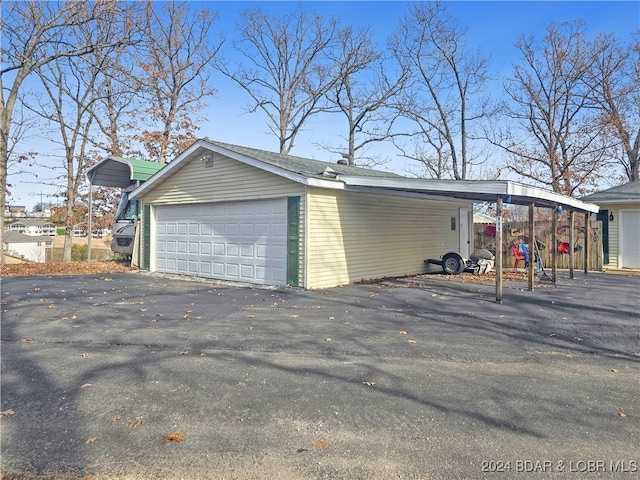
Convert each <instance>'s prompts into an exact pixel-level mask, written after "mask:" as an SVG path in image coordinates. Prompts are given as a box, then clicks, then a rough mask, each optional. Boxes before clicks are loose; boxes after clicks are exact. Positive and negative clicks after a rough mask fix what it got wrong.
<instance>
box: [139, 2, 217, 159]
mask: <svg viewBox="0 0 640 480" xmlns="http://www.w3.org/2000/svg"><path fill="white" fill-rule="evenodd" d="M148 18H149V19H150V22H149V32H148V39H147V44H146V48H145V51H144V53H143V55H142V56H140V58H139V65H140V67H141V69H142V71H143V75H142V77H141V79H140V80H141V81H140V83H139V88H140V90H141V91H142V92H144V94H145V98H146V101H147V102H148V105H149V106H148V108H145V109H144V110H143V111H142V113H143V115H144V118H140V121H147V120H150V121H151V122H154V123H155V124H156V125H159V126H160V128H159V129H152V130H145V131H144V132H143V133H142V134H141V135H140V136H139V140H140V141H141V142H142V144H143V145H144V147H145V149H146V151H147V153H148V154H149V155H150V156H151V158H152V159H154V160H155V161H158V162H160V163H165V162H166V161H167V158H168V157H169V156H172V155H174V154H177V153H179V152H181V151H182V150H184V149H185V148H186V147H187V146H188V145H189V144H190V143H192V142H193V141H194V139H195V134H194V132H195V131H196V130H197V129H198V125H197V121H195V120H196V119H194V117H193V115H194V114H195V113H196V112H198V111H199V110H201V109H202V108H204V107H205V104H204V103H203V99H205V98H206V97H209V96H212V95H214V93H215V90H214V88H213V87H212V86H211V84H210V81H209V77H210V74H209V70H208V69H209V66H210V64H211V63H212V62H213V61H214V59H215V57H216V55H217V53H218V50H219V49H220V46H221V44H217V45H212V44H211V40H210V39H211V27H212V25H213V22H214V21H215V19H216V15H212V14H211V13H210V12H209V11H208V10H202V11H201V12H198V13H197V14H194V12H192V11H191V10H190V9H189V7H188V2H182V3H178V2H175V1H169V2H162V3H153V2H150V3H149V16H148Z"/></svg>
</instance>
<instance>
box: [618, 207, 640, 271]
mask: <svg viewBox="0 0 640 480" xmlns="http://www.w3.org/2000/svg"><path fill="white" fill-rule="evenodd" d="M620 266H621V267H623V268H640V210H620Z"/></svg>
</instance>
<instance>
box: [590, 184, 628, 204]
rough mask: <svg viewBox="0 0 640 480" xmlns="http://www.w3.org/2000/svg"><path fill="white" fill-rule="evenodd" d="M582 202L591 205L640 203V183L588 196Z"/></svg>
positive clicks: (620, 186)
mask: <svg viewBox="0 0 640 480" xmlns="http://www.w3.org/2000/svg"><path fill="white" fill-rule="evenodd" d="M580 200H583V201H585V202H591V203H596V204H597V203H630V202H640V181H639V180H636V181H634V182H629V183H625V184H624V185H619V186H617V187H613V188H609V189H607V190H603V191H601V192H596V193H592V194H591V195H586V196H584V197H582V198H581V199H580Z"/></svg>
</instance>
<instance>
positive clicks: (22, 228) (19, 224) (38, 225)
mask: <svg viewBox="0 0 640 480" xmlns="http://www.w3.org/2000/svg"><path fill="white" fill-rule="evenodd" d="M9 231H11V232H18V233H23V234H25V235H32V236H41V235H44V236H55V235H57V232H56V226H55V224H53V223H51V222H48V221H45V220H33V219H28V218H25V219H21V220H18V221H15V222H13V223H11V224H9Z"/></svg>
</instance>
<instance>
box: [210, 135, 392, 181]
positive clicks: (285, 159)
mask: <svg viewBox="0 0 640 480" xmlns="http://www.w3.org/2000/svg"><path fill="white" fill-rule="evenodd" d="M206 142H208V143H210V144H212V145H216V146H218V147H220V148H224V149H226V150H231V151H232V152H235V153H239V154H240V155H245V156H247V157H251V158H254V159H256V160H258V161H260V162H264V163H267V164H269V165H272V166H274V167H278V168H282V169H283V170H287V171H289V172H292V173H297V174H300V175H304V176H305V177H316V178H325V177H326V175H323V172H324V171H325V170H326V169H327V167H328V168H331V169H332V170H333V171H335V172H336V173H337V174H339V175H351V176H362V177H393V178H402V176H401V175H397V174H395V173H391V172H383V171H380V170H372V169H369V168H360V167H352V166H349V165H339V164H337V163H329V162H323V161H321V160H312V159H310V158H303V157H296V156H294V155H284V154H281V153H274V152H268V151H266V150H258V149H255V148H249V147H242V146H239V145H231V144H228V143H223V142H214V141H211V140H206Z"/></svg>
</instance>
